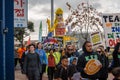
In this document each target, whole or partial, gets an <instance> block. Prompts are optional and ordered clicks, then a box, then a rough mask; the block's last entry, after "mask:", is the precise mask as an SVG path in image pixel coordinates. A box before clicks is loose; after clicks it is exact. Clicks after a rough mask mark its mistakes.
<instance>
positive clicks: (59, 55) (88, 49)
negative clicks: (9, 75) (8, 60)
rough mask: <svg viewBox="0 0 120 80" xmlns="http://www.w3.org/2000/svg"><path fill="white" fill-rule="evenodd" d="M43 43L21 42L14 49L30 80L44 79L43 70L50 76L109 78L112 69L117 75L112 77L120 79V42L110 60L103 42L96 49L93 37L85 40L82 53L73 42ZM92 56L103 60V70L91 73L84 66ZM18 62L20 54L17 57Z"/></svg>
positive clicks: (82, 79) (84, 79)
mask: <svg viewBox="0 0 120 80" xmlns="http://www.w3.org/2000/svg"><path fill="white" fill-rule="evenodd" d="M43 45H44V44H42V43H41V42H38V43H37V44H30V45H28V46H27V47H25V46H24V45H22V46H21V47H20V48H19V49H18V50H15V56H16V55H17V54H18V60H19V63H20V67H21V72H22V73H23V74H25V75H26V76H27V77H28V80H42V76H43V74H44V73H47V75H48V80H107V78H108V73H109V72H111V73H112V74H113V75H114V79H113V80H120V72H119V71H120V43H119V42H118V43H117V44H116V46H115V48H114V51H113V53H112V56H113V60H112V62H111V63H110V61H109V59H108V51H106V50H105V49H104V46H102V45H100V46H98V47H96V48H95V49H93V47H92V44H91V42H90V41H86V42H85V43H84V44H83V47H82V51H83V53H82V54H80V53H79V52H78V50H77V48H76V47H75V45H73V44H72V43H71V44H68V45H66V46H65V48H63V47H62V48H60V47H59V46H54V45H52V46H49V47H43ZM16 53H17V54H16ZM91 59H95V60H98V61H99V62H100V63H101V64H100V65H98V66H99V68H100V70H99V71H98V72H97V73H95V74H93V75H88V74H87V73H86V68H85V66H86V64H87V62H88V61H89V60H91ZM16 65H17V58H16V57H15V66H16Z"/></svg>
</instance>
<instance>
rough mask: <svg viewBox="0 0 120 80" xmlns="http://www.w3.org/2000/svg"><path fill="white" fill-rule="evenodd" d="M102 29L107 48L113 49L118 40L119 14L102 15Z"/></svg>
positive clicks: (119, 36) (119, 32)
mask: <svg viewBox="0 0 120 80" xmlns="http://www.w3.org/2000/svg"><path fill="white" fill-rule="evenodd" d="M102 21H103V27H104V32H105V41H106V46H107V47H114V46H115V45H116V43H117V42H118V38H120V13H114V14H103V16H102Z"/></svg>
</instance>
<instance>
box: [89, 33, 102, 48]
mask: <svg viewBox="0 0 120 80" xmlns="http://www.w3.org/2000/svg"><path fill="white" fill-rule="evenodd" d="M90 39H91V43H92V45H93V46H96V45H99V44H101V43H102V39H101V35H100V32H94V33H91V34H90Z"/></svg>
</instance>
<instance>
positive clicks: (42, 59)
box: [35, 42, 48, 80]
mask: <svg viewBox="0 0 120 80" xmlns="http://www.w3.org/2000/svg"><path fill="white" fill-rule="evenodd" d="M35 52H37V53H38V54H39V58H40V62H41V65H42V73H40V80H42V76H43V73H44V72H45V70H46V65H47V64H48V60H47V56H46V52H45V51H44V50H43V49H42V43H40V42H38V43H37V48H36V50H35Z"/></svg>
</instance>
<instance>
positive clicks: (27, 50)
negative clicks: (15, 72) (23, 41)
mask: <svg viewBox="0 0 120 80" xmlns="http://www.w3.org/2000/svg"><path fill="white" fill-rule="evenodd" d="M28 52H29V46H27V47H26V51H25V52H23V54H22V57H21V63H22V64H24V61H25V56H26V55H27V54H28ZM21 71H22V73H23V72H24V71H23V67H22V68H21Z"/></svg>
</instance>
